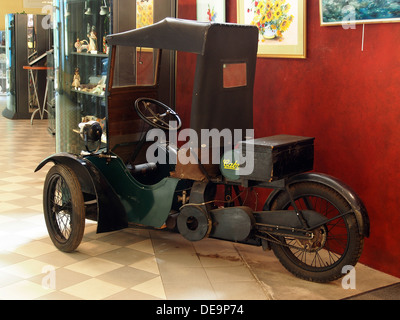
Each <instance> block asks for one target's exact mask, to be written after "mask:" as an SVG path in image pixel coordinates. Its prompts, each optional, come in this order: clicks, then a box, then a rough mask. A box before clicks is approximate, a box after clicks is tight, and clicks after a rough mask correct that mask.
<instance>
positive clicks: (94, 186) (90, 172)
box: [35, 153, 128, 233]
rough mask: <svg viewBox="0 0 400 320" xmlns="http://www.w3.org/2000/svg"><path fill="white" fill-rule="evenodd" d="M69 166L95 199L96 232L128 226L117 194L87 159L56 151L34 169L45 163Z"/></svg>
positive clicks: (38, 168) (84, 190) (82, 185)
mask: <svg viewBox="0 0 400 320" xmlns="http://www.w3.org/2000/svg"><path fill="white" fill-rule="evenodd" d="M49 162H52V163H54V164H63V165H66V166H68V167H70V168H71V169H72V170H73V171H74V172H75V173H76V176H77V178H78V180H79V183H80V185H81V188H82V191H83V192H85V193H89V194H93V195H95V196H96V200H97V233H102V232H109V231H115V230H120V229H123V228H126V227H128V219H127V215H126V212H125V209H124V206H123V205H122V203H121V201H120V199H119V197H118V195H117V194H116V193H115V192H114V190H113V188H112V187H111V186H110V184H109V183H108V182H107V180H106V179H105V177H104V176H103V174H102V173H101V172H100V171H99V170H98V169H97V168H96V167H95V166H94V165H93V164H92V163H91V162H90V161H88V160H86V159H85V158H81V157H78V156H76V155H74V154H70V153H58V154H54V155H52V156H49V157H48V158H46V159H44V160H43V161H42V162H41V163H40V164H39V165H38V166H37V168H36V169H35V172H37V171H39V170H40V169H41V168H43V166H45V165H46V164H47V163H49Z"/></svg>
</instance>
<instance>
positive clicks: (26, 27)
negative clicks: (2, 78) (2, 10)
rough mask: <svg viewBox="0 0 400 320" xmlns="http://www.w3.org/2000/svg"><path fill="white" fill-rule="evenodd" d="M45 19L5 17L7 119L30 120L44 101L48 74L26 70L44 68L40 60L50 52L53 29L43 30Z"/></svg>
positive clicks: (14, 15)
mask: <svg viewBox="0 0 400 320" xmlns="http://www.w3.org/2000/svg"><path fill="white" fill-rule="evenodd" d="M44 19H46V16H45V15H32V14H20V13H19V14H13V13H11V14H7V15H6V16H5V22H6V35H5V44H6V48H5V55H6V92H7V107H6V108H5V109H4V110H3V113H2V114H3V116H4V117H6V118H9V119H29V118H31V115H32V113H33V112H35V111H36V110H37V108H38V106H39V104H41V103H42V101H43V98H44V94H45V87H46V73H45V72H43V71H39V72H32V73H29V72H28V71H27V70H24V67H26V66H30V65H32V66H33V65H35V66H37V65H42V64H43V63H44V61H45V60H43V59H40V57H41V56H43V55H45V54H46V51H48V50H49V49H50V30H49V28H44V27H43V26H44V24H43V23H42V22H43V20H44ZM33 77H34V81H35V87H36V88H35V89H34V88H33ZM34 90H35V91H36V92H35V94H33V91H34Z"/></svg>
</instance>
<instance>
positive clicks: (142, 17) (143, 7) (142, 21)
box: [136, 0, 154, 29]
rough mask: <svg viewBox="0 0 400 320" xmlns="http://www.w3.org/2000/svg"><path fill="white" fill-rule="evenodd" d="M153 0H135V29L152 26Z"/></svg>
mask: <svg viewBox="0 0 400 320" xmlns="http://www.w3.org/2000/svg"><path fill="white" fill-rule="evenodd" d="M153 17H154V6H153V0H136V29H138V28H141V27H145V26H149V25H151V24H153Z"/></svg>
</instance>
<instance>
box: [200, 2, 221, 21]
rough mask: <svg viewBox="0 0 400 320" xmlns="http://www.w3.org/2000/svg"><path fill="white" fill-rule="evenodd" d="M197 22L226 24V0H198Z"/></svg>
mask: <svg viewBox="0 0 400 320" xmlns="http://www.w3.org/2000/svg"><path fill="white" fill-rule="evenodd" d="M197 20H198V21H203V22H225V0H197Z"/></svg>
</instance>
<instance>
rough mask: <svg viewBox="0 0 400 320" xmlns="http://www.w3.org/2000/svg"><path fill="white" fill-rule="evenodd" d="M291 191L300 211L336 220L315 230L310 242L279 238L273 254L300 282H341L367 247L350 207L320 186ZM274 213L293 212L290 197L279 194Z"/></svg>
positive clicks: (306, 185)
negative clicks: (364, 246)
mask: <svg viewBox="0 0 400 320" xmlns="http://www.w3.org/2000/svg"><path fill="white" fill-rule="evenodd" d="M289 189H290V193H291V194H292V197H293V199H294V201H295V204H296V206H297V208H298V209H299V210H306V209H307V210H314V211H316V212H318V213H319V214H321V215H324V216H325V217H326V218H327V219H332V218H334V217H337V218H336V219H333V220H331V221H330V222H328V223H326V224H325V225H323V226H320V227H318V228H317V229H315V230H313V233H314V237H313V238H312V239H311V240H309V239H307V240H303V239H295V238H293V237H277V238H276V239H274V241H273V242H272V243H271V247H272V249H273V251H274V254H275V255H276V257H277V258H278V259H279V261H280V262H281V263H282V265H283V266H284V267H285V268H286V269H287V270H289V271H290V272H291V273H293V274H294V275H296V276H297V277H299V278H302V279H305V280H309V281H315V282H328V281H333V280H336V279H339V278H340V277H342V276H343V275H344V274H345V273H346V272H345V271H344V269H343V267H344V266H346V265H350V266H354V265H355V264H356V263H357V261H358V259H359V258H360V256H361V252H362V249H363V245H364V238H363V236H362V235H360V233H359V230H358V225H357V220H356V217H355V216H354V214H353V213H352V212H351V207H350V205H349V204H348V202H347V201H346V200H345V199H344V198H343V197H342V196H341V195H340V194H339V193H338V192H336V191H335V190H333V189H331V188H329V187H328V186H325V185H322V184H319V183H315V182H300V183H296V184H293V185H291V186H290V188H289ZM271 210H293V207H292V205H291V201H290V197H289V195H288V194H287V193H286V192H282V193H280V194H279V196H278V197H277V198H276V199H275V201H274V202H273V203H272V206H271Z"/></svg>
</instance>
